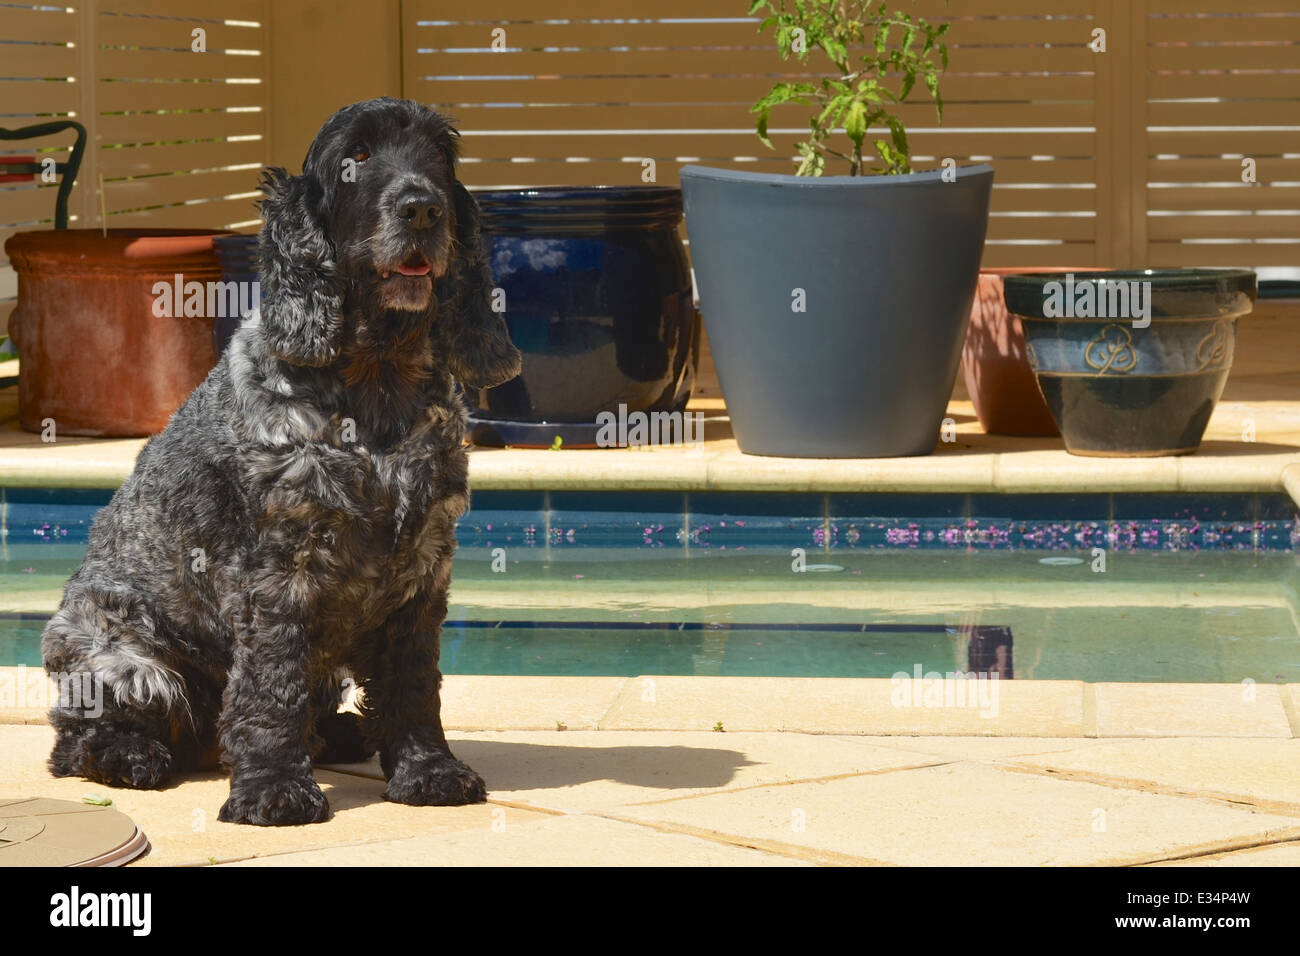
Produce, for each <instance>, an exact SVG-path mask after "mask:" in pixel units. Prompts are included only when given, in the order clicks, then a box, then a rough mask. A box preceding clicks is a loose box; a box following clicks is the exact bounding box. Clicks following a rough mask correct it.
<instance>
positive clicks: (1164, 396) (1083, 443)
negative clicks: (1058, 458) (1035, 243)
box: [1003, 269, 1256, 457]
mask: <svg viewBox="0 0 1300 956" xmlns="http://www.w3.org/2000/svg"><path fill="white" fill-rule="evenodd" d="M1003 281H1004V285H1005V295H1006V302H1007V310H1008V311H1010V312H1013V313H1015V314H1016V315H1018V316H1020V319H1021V323H1022V325H1023V326H1024V330H1025V342H1026V346H1027V348H1026V354H1027V357H1028V358H1029V363H1030V365H1031V366H1032V367H1033V369H1034V375H1035V377H1036V378H1037V380H1038V387H1039V388H1040V389H1041V390H1042V393H1043V398H1045V399H1046V400H1047V406H1048V408H1049V409H1050V410H1051V413H1052V417H1053V418H1054V419H1055V420H1056V424H1057V425H1058V426H1059V427H1060V430H1061V436H1062V437H1063V438H1064V439H1065V448H1066V450H1067V451H1068V452H1070V453H1071V454H1074V455H1090V456H1100V457H1149V456H1155V455H1187V454H1190V453H1192V452H1194V451H1196V449H1197V448H1198V447H1199V446H1200V443H1201V437H1202V436H1203V435H1204V434H1205V427H1206V425H1207V424H1209V421H1210V415H1211V413H1212V412H1213V411H1214V406H1215V404H1216V403H1217V402H1218V400H1219V396H1220V395H1222V394H1223V386H1224V384H1225V383H1226V382H1227V380H1228V372H1229V370H1230V369H1231V368H1232V358H1233V352H1234V349H1235V346H1236V341H1237V320H1238V319H1239V318H1240V317H1241V316H1243V315H1246V314H1247V313H1249V312H1250V310H1251V309H1252V308H1253V305H1254V301H1255V296H1256V283H1255V273H1254V272H1251V271H1250V270H1248V269H1148V270H1144V271H1130V272H1125V271H1115V272H1089V273H1087V274H1085V275H1080V276H1075V275H1074V274H1072V273H1060V272H1058V273H1037V274H1033V275H1017V276H1007V277H1006V278H1005V279H1004V280H1003Z"/></svg>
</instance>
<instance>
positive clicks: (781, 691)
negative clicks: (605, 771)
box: [600, 676, 1086, 737]
mask: <svg viewBox="0 0 1300 956" xmlns="http://www.w3.org/2000/svg"><path fill="white" fill-rule="evenodd" d="M718 723H721V724H722V727H723V729H724V730H728V731H733V730H734V731H743V730H784V731H794V732H799V733H827V734H855V733H860V734H921V735H925V734H944V735H966V734H970V735H975V736H1011V735H1019V736H1027V737H1082V736H1085V735H1086V734H1085V726H1084V695H1083V684H1082V683H1080V682H1079V681H990V680H985V681H967V680H934V681H930V680H920V681H916V680H912V679H910V678H909V679H906V680H900V681H894V680H891V679H887V678H886V679H853V678H813V677H808V678H802V677H796V678H786V677H655V676H642V677H636V678H633V679H631V680H629V681H628V682H627V684H626V685H625V686H624V687H623V691H622V693H620V694H619V697H618V699H617V701H615V703H614V705H613V706H612V707H611V708H610V710H609V713H607V714H606V715H605V718H604V719H603V720H602V721H601V723H600V727H601V729H602V730H709V729H713V728H714V727H715V726H716V725H717V724H718Z"/></svg>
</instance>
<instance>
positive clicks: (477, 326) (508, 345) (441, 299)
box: [433, 179, 520, 388]
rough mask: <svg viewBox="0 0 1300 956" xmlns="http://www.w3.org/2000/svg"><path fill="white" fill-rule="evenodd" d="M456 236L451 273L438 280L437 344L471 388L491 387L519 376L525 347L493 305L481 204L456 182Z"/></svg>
mask: <svg viewBox="0 0 1300 956" xmlns="http://www.w3.org/2000/svg"><path fill="white" fill-rule="evenodd" d="M451 188H452V195H453V198H454V214H455V220H456V235H455V237H454V242H453V244H452V259H451V264H450V266H449V268H448V270H447V274H446V275H445V276H443V277H442V278H441V279H439V280H438V285H437V290H438V316H437V318H436V319H435V321H434V326H433V327H434V345H435V347H436V348H437V350H438V351H439V353H440V354H441V356H442V358H443V360H444V361H445V362H446V363H447V366H448V368H450V369H451V373H452V374H453V375H455V376H456V378H457V379H459V380H460V382H461V384H463V385H465V386H467V387H469V388H491V387H492V386H494V385H500V384H501V383H502V382H508V381H509V380H510V379H512V378H514V377H515V376H516V375H518V374H519V367H520V356H519V350H518V349H517V348H515V345H514V343H513V342H511V341H510V333H509V332H508V331H506V321H505V315H504V313H501V312H495V311H493V309H492V270H491V269H489V268H488V262H487V257H486V256H485V254H484V252H483V241H482V239H481V237H480V235H479V216H478V203H476V202H475V201H474V197H473V196H471V195H470V194H469V190H467V189H466V188H465V187H464V186H462V185H461V184H460V183H459V182H458V181H457V180H455V179H453V180H452V187H451Z"/></svg>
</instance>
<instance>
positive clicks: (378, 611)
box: [41, 99, 519, 825]
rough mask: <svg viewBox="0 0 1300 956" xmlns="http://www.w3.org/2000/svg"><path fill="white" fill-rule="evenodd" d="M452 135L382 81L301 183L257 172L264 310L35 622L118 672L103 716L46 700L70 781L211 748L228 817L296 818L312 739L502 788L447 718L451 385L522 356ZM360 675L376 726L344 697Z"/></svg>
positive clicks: (314, 810)
mask: <svg viewBox="0 0 1300 956" xmlns="http://www.w3.org/2000/svg"><path fill="white" fill-rule="evenodd" d="M457 137H458V134H457V132H456V130H455V129H454V128H453V127H452V126H451V125H450V123H449V121H447V120H446V119H445V118H443V117H441V116H439V115H438V114H437V113H435V112H433V111H432V110H429V109H427V108H425V107H423V106H420V105H419V104H417V103H414V102H411V101H409V100H395V99H380V100H371V101H367V102H364V103H357V104H354V105H352V106H349V107H346V108H344V109H342V110H340V111H339V112H338V113H336V114H335V115H334V116H333V117H331V118H330V119H329V120H328V121H327V122H326V123H325V125H324V126H323V127H322V128H321V130H320V133H319V134H318V135H317V137H316V139H315V141H314V142H313V143H312V146H311V149H310V151H309V152H308V154H307V158H306V161H305V162H304V164H303V173H302V175H301V176H290V175H289V174H287V173H286V172H285V171H284V170H283V169H278V168H269V169H267V170H266V172H265V173H264V175H263V180H262V191H263V192H264V194H265V199H264V200H263V202H262V212H263V217H264V220H265V225H264V227H263V229H262V232H261V237H260V241H259V250H260V266H261V283H262V290H261V291H262V297H261V306H260V310H259V313H258V314H255V315H253V316H251V317H250V318H249V319H248V320H247V321H246V322H245V324H244V325H243V326H242V327H241V329H240V330H239V332H238V333H237V334H236V335H235V338H234V340H233V341H232V343H231V345H230V347H229V348H228V349H227V351H226V353H225V354H224V355H223V357H222V358H221V360H220V362H219V363H218V364H217V366H216V367H215V368H214V369H213V371H212V373H211V374H210V375H209V376H208V378H207V380H206V381H205V382H204V383H203V384H202V385H201V386H199V388H198V389H196V390H195V392H194V394H193V395H191V396H190V398H189V400H188V401H187V402H186V403H185V405H184V406H183V407H182V408H181V409H180V410H179V411H177V412H176V414H175V415H174V416H173V417H172V420H171V422H170V423H169V424H168V426H167V428H166V430H165V431H164V432H163V433H162V434H161V435H159V436H157V437H156V438H154V439H153V440H152V441H150V442H149V443H148V444H147V445H146V446H145V448H144V450H143V451H142V452H141V453H140V457H139V460H138V461H137V462H136V467H135V471H134V473H133V474H132V475H131V476H130V477H129V478H128V479H127V481H126V482H125V483H124V484H123V485H122V487H121V489H120V490H119V491H118V492H117V494H116V495H114V497H113V500H112V501H111V502H110V503H109V505H108V506H107V507H105V508H104V509H103V511H101V512H100V514H99V515H98V517H97V518H96V520H95V523H94V526H93V528H92V529H91V532H90V544H89V549H88V552H87V555H86V559H85V562H84V563H83V564H82V566H81V568H80V569H79V570H78V571H77V573H76V574H74V575H73V576H72V578H71V579H70V580H69V581H68V583H67V587H66V589H65V592H64V597H63V602H62V604H61V605H60V607H59V610H58V613H57V614H55V616H54V617H53V619H52V620H51V621H50V623H49V625H48V626H47V627H46V629H45V633H44V636H43V639H42V642H41V650H42V655H43V657H44V661H45V667H46V669H47V670H48V671H50V672H51V673H62V674H67V673H82V674H85V673H90V674H92V675H96V676H102V678H103V682H104V688H105V694H104V697H105V700H104V711H103V714H102V716H100V717H98V718H92V717H90V716H88V715H87V713H86V712H84V711H82V710H78V709H75V708H73V707H72V706H70V705H69V703H68V702H66V701H60V703H59V705H58V706H56V707H55V708H54V710H53V711H52V713H51V720H52V723H53V725H54V727H55V730H56V731H57V739H56V742H55V745H54V752H53V754H52V756H51V758H50V768H51V770H52V772H53V773H54V774H56V775H58V776H83V777H87V778H89V779H91V780H95V781H98V782H100V783H104V784H109V785H112V786H127V787H141V788H155V787H161V786H164V785H165V784H166V783H167V782H168V781H169V780H170V779H171V778H172V777H173V776H174V775H176V774H177V773H181V772H184V771H187V770H192V769H195V768H198V767H201V766H204V765H205V755H207V756H208V757H210V756H211V755H212V754H213V753H214V752H215V751H216V749H217V745H218V744H219V749H220V753H221V759H222V762H223V763H224V764H225V765H226V766H227V767H228V768H229V770H230V774H231V784H230V797H229V799H228V800H227V802H226V803H225V805H224V806H223V807H222V808H221V813H220V819H222V820H225V821H230V822H236V823H252V824H263V825H278V824H296V823H308V822H314V821H320V820H324V819H326V818H328V816H329V813H330V810H329V805H328V803H327V802H326V800H325V797H324V795H323V794H322V793H321V791H320V789H319V787H318V786H317V785H316V782H315V780H314V779H313V777H312V760H313V757H315V758H317V759H320V758H321V757H325V758H327V759H330V760H336V761H337V760H357V759H363V758H364V757H365V756H367V755H368V753H373V752H374V751H375V750H378V752H379V755H380V760H381V764H382V767H383V771H384V774H385V776H386V777H387V778H388V788H387V791H386V793H385V797H386V798H387V799H389V800H394V801H398V802H401V803H410V804H438V805H451V804H463V803H473V802H478V801H482V800H483V799H484V798H485V788H484V784H483V781H482V780H481V779H480V778H479V776H478V775H477V774H476V773H474V771H472V770H471V769H470V768H469V767H467V766H465V765H464V764H462V763H461V762H459V761H457V760H456V759H455V758H454V757H453V756H452V754H451V751H450V750H449V748H448V746H447V740H446V737H445V736H444V734H443V731H442V723H441V719H440V716H439V707H440V703H439V685H440V682H441V674H440V672H439V669H438V643H439V630H440V628H441V625H442V621H443V618H444V617H445V615H446V611H447V585H448V582H449V580H450V577H451V560H452V553H453V551H454V549H455V546H456V541H455V537H454V526H455V522H456V520H457V518H458V517H459V516H460V515H461V514H462V513H463V512H464V510H465V509H466V507H467V506H468V501H469V497H468V485H467V468H468V462H467V457H466V453H465V449H464V445H463V439H464V432H465V413H464V404H463V401H462V400H461V398H460V396H459V394H458V391H457V388H456V384H455V381H454V380H455V379H459V380H460V382H461V383H463V384H464V385H465V386H466V387H470V388H483V387H489V386H492V385H496V384H499V383H501V382H503V381H505V380H507V379H509V378H511V377H513V376H514V375H516V374H517V373H518V370H519V353H518V351H517V350H516V349H515V347H514V346H513V344H511V342H510V339H509V336H508V334H507V332H506V327H505V322H504V319H503V317H502V316H501V315H500V314H497V313H495V312H494V311H492V309H491V307H490V305H489V296H490V292H491V285H492V279H491V274H490V272H489V270H488V267H487V263H486V261H485V259H484V255H483V251H482V247H481V244H480V239H479V234H478V213H477V207H476V205H475V202H474V200H473V198H472V197H471V196H470V194H469V193H468V192H467V191H466V190H465V188H464V187H463V186H462V185H461V184H460V183H459V182H458V181H457V180H456V178H455V174H454V165H455V162H456V158H457V142H458V139H457ZM425 267H427V270H426V269H425ZM422 273H423V274H422ZM345 670H346V671H348V672H350V673H351V674H352V675H353V676H354V677H355V679H356V682H357V684H358V685H359V686H360V687H361V688H362V689H363V690H364V702H363V704H362V716H361V718H359V719H358V718H356V717H355V715H349V714H346V713H342V714H341V713H338V712H337V711H338V704H339V699H340V698H339V695H340V680H341V678H340V674H341V672H343V671H345Z"/></svg>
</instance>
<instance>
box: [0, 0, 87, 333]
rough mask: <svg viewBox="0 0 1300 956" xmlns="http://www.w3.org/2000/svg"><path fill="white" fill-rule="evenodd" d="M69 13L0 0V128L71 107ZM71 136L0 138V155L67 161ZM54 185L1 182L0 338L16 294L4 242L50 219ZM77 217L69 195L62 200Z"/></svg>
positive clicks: (59, 115) (73, 29)
mask: <svg viewBox="0 0 1300 956" xmlns="http://www.w3.org/2000/svg"><path fill="white" fill-rule="evenodd" d="M77 22H78V21H77V15H76V11H73V10H69V9H68V8H66V7H63V6H58V7H55V6H46V7H33V6H31V5H28V4H11V3H0V126H3V127H5V128H6V129H17V128H19V127H22V126H32V125H35V124H37V123H45V122H49V121H51V120H54V119H67V118H72V114H74V113H76V112H77V95H78V87H77V84H76V83H74V82H72V78H73V77H74V76H75V75H76V72H77V70H76V64H77V56H78V53H79V51H78V50H77V48H76V41H77ZM74 138H75V136H74V134H73V133H72V132H66V133H59V134H58V135H56V136H51V137H47V138H44V139H29V140H20V141H13V142H5V141H0V155H4V156H27V157H35V158H36V161H37V162H40V161H41V159H43V158H45V157H51V158H53V159H54V160H55V161H56V162H63V161H64V160H66V159H67V158H68V148H69V147H70V146H71V145H72V142H73V140H74ZM56 190H57V183H55V184H42V183H41V182H39V179H37V180H36V181H32V180H27V181H8V182H0V338H3V337H4V335H5V334H6V333H5V329H6V327H7V325H8V321H9V313H10V312H11V311H13V305H14V298H15V296H16V295H17V291H18V287H17V281H16V279H15V277H14V273H13V270H12V269H11V268H9V260H8V257H7V256H5V254H4V242H5V240H6V239H8V238H9V237H10V236H11V235H13V234H14V233H15V232H21V231H23V230H25V229H40V228H48V227H50V226H53V224H54V197H55V193H56ZM69 212H70V214H71V216H70V218H72V219H73V221H72V222H71V223H69V224H70V225H72V226H76V225H78V223H77V222H76V214H77V207H76V200H75V194H74V198H73V200H72V201H70V202H69Z"/></svg>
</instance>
